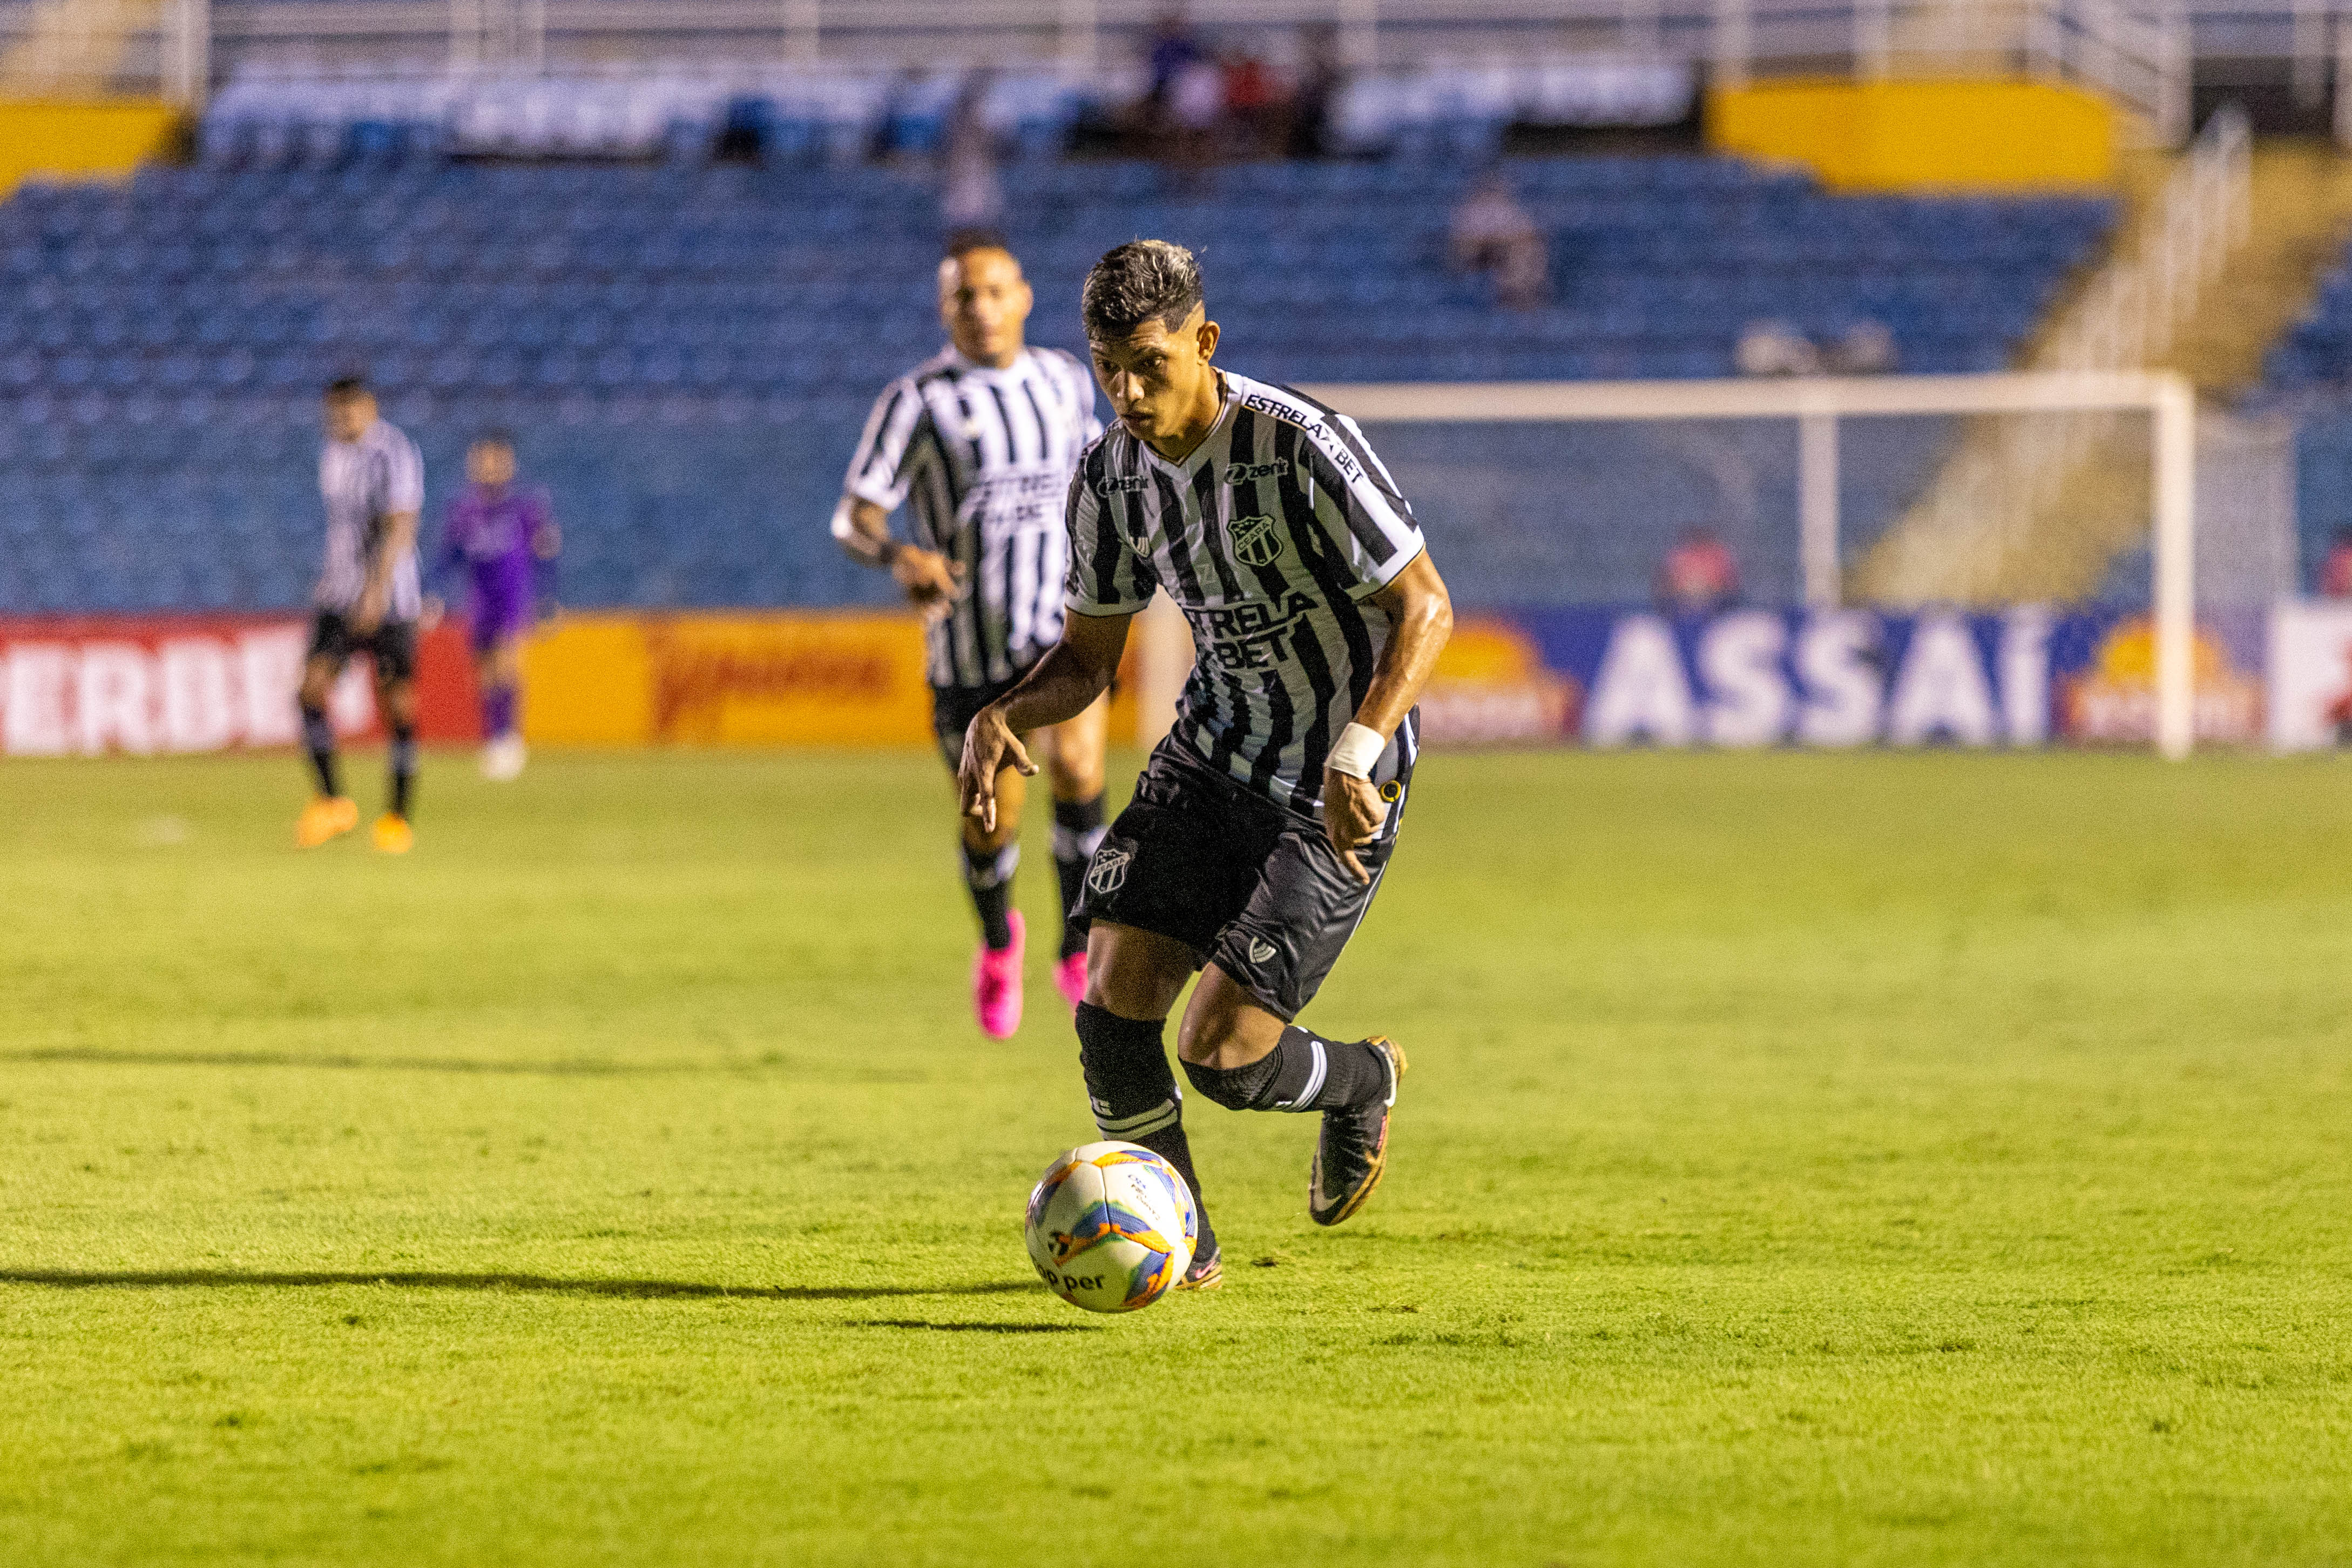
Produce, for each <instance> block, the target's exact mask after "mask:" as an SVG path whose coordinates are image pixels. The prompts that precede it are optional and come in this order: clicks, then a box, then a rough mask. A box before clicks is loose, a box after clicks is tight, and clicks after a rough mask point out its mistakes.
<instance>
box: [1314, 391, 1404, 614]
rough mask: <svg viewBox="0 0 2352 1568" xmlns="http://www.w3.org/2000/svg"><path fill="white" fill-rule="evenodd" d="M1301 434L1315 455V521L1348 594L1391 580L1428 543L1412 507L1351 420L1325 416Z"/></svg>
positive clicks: (1375, 589)
mask: <svg viewBox="0 0 2352 1568" xmlns="http://www.w3.org/2000/svg"><path fill="white" fill-rule="evenodd" d="M1306 438H1307V444H1308V446H1309V447H1311V448H1312V449H1313V450H1314V452H1315V454H1316V457H1317V458H1318V459H1319V460H1318V461H1317V462H1315V463H1314V464H1313V465H1312V466H1313V468H1314V472H1315V475H1316V478H1317V481H1318V482H1317V484H1316V487H1315V517H1316V521H1318V522H1319V523H1321V524H1322V527H1323V531H1324V533H1325V534H1326V535H1327V536H1328V539H1329V541H1330V542H1331V543H1332V545H1333V546H1334V547H1335V553H1336V554H1337V556H1338V557H1339V561H1340V562H1341V563H1343V564H1344V565H1345V566H1346V567H1347V569H1348V575H1349V578H1350V579H1351V582H1350V584H1349V589H1348V596H1349V598H1351V599H1361V598H1363V597H1365V596H1366V595H1370V594H1373V593H1377V592H1378V591H1379V590H1381V589H1382V588H1384V587H1386V586H1388V584H1390V583H1391V582H1393V581H1395V579H1396V574H1398V573H1400V572H1402V571H1403V570H1404V569H1405V568H1406V567H1407V566H1410V565H1412V563H1413V559H1414V557H1416V556H1418V555H1419V554H1420V553H1421V552H1423V550H1424V549H1426V548H1427V543H1426V542H1425V541H1424V540H1423V538H1422V534H1421V525H1420V524H1419V523H1418V522H1416V521H1413V515H1412V507H1411V506H1409V505H1407V504H1406V503H1405V499H1404V497H1403V495H1402V493H1400V492H1399V491H1398V489H1397V487H1396V480H1395V479H1391V477H1390V476H1389V471H1388V468H1387V467H1386V466H1385V465H1383V464H1382V463H1381V459H1380V458H1379V457H1378V455H1376V454H1375V453H1374V452H1373V451H1372V446H1371V443H1370V442H1369V441H1367V440H1365V439H1364V433H1363V431H1362V430H1361V429H1360V428H1358V426H1357V425H1356V422H1355V421H1354V420H1352V419H1350V418H1349V417H1348V416H1346V415H1344V414H1329V415H1326V416H1324V418H1323V419H1322V420H1321V421H1320V422H1319V423H1318V424H1317V425H1314V426H1308V427H1307V433H1306Z"/></svg>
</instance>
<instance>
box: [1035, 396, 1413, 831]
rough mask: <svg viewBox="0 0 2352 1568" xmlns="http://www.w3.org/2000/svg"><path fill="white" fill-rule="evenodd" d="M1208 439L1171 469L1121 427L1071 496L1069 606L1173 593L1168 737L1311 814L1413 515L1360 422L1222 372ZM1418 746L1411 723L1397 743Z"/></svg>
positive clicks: (1120, 609)
mask: <svg viewBox="0 0 2352 1568" xmlns="http://www.w3.org/2000/svg"><path fill="white" fill-rule="evenodd" d="M1223 380H1224V393H1225V401H1224V408H1223V412H1221V413H1220V414H1219V415H1218V416H1217V423H1216V425H1215V426H1214V427H1213V429H1212V430H1211V431H1210V432H1209V435H1208V437H1207V438H1206V439H1205V440H1203V441H1202V443H1201V445H1200V446H1199V447H1196V448H1195V449H1194V450H1193V451H1192V455H1191V456H1190V457H1188V458H1185V459H1184V461H1183V462H1181V463H1171V462H1169V461H1167V460H1166V459H1164V458H1161V457H1160V455H1159V454H1158V453H1156V452H1154V451H1152V450H1151V448H1150V447H1147V446H1145V445H1144V444H1143V442H1142V441H1140V440H1139V439H1138V438H1136V437H1134V436H1131V435H1129V434H1128V433H1127V431H1126V429H1125V428H1124V427H1123V426H1113V427H1112V429H1111V431H1110V432H1109V434H1108V435H1106V436H1104V437H1103V438H1102V439H1101V440H1099V441H1097V442H1096V443H1095V444H1094V446H1092V447H1089V448H1087V455H1086V458H1085V460H1084V461H1083V462H1082V463H1081V465H1080V468H1079V472H1078V475H1077V478H1076V479H1074V480H1073V481H1072V483H1071V487H1070V504H1069V512H1070V541H1071V564H1070V585H1069V595H1068V599H1067V604H1068V607H1069V608H1070V609H1071V610H1073V611H1075V612H1076V613H1077V614H1079V615H1085V616H1117V615H1126V614H1128V613H1129V612H1132V611H1135V610H1139V609H1141V608H1142V607H1143V606H1144V605H1147V604H1149V603H1150V599H1151V595H1152V594H1153V592H1154V591H1155V590H1158V589H1165V590H1167V592H1168V594H1169V595H1170V596H1171V597H1172V598H1173V599H1174V600H1175V601H1176V604H1177V606H1178V607H1179V608H1180V609H1181V610H1182V611H1183V612H1184V616H1185V618H1186V619H1187V620H1189V621H1190V622H1191V623H1192V642H1193V647H1194V662H1193V666H1192V679H1190V680H1189V681H1188V682H1186V684H1185V687H1184V692H1183V696H1182V697H1181V700H1180V701H1179V703H1178V707H1177V714H1176V726H1175V729H1174V731H1172V738H1173V739H1174V741H1175V742H1177V743H1178V744H1181V745H1182V746H1183V747H1185V748H1186V749H1187V750H1189V751H1190V752H1192V753H1193V754H1194V755H1195V756H1196V757H1197V758H1198V759H1199V760H1200V761H1201V762H1202V763H1205V764H1207V765H1208V766H1209V767H1210V768H1212V769H1213V770H1215V771H1217V772H1219V773H1229V774H1231V775H1232V776H1233V777H1234V778H1236V779H1238V780H1240V781H1242V782H1243V783H1244V784H1247V785H1248V786H1249V787H1250V788H1252V789H1254V790H1255V791H1257V792H1258V793H1260V794H1262V795H1268V796H1270V797H1272V798H1273V799H1274V800H1276V801H1278V802H1280V803H1282V804H1283V805H1288V806H1290V807H1291V808H1292V809H1294V810H1298V811H1316V810H1319V809H1320V808H1321V806H1322V795H1323V763H1324V760H1325V758H1327V757H1328V755H1329V754H1330V750H1331V743H1332V742H1334V741H1336V740H1337V739H1338V738H1339V731H1341V730H1342V729H1344V728H1345V727H1346V726H1347V725H1348V723H1349V721H1351V720H1353V719H1354V718H1355V716H1356V709H1357V707H1358V706H1359V705H1360V703H1361V702H1362V701H1363V700H1364V692H1365V690H1366V689H1368V688H1369V687H1370V684H1371V679H1372V663H1373V660H1374V658H1376V657H1377V656H1378V654H1379V652H1380V649H1381V645H1382V644H1383V643H1384V642H1385V641H1386V640H1387V637H1388V634H1389V616H1388V613H1387V612H1386V611H1384V610H1382V609H1381V607H1380V606H1379V605H1375V604H1371V603H1369V602H1367V596H1368V595H1370V594H1371V593H1373V592H1374V591H1375V590H1377V589H1379V588H1381V587H1382V586H1383V585H1385V584H1387V583H1388V582H1389V581H1390V580H1391V579H1392V578H1394V577H1395V576H1396V574H1398V573H1400V572H1402V571H1403V570H1404V569H1405V567H1406V566H1407V565H1409V564H1411V563H1412V560H1413V558H1414V557H1415V556H1417V555H1419V554H1420V553H1421V552H1422V549H1423V542H1422V537H1421V530H1420V528H1419V526H1418V525H1417V524H1416V523H1415V522H1414V521H1413V517H1412V508H1411V507H1409V506H1407V505H1406V504H1405V500H1404V498H1403V497H1402V495H1400V494H1398V493H1397V488H1396V481H1395V480H1393V479H1391V478H1390V477H1389V471H1388V469H1387V468H1383V467H1382V466H1381V460H1380V458H1377V457H1374V456H1373V455H1372V449H1371V447H1370V445H1369V444H1368V443H1367V442H1366V441H1365V440H1364V433H1363V432H1362V431H1361V430H1360V429H1358V428H1357V427H1356V424H1355V421H1353V420H1351V419H1349V418H1348V417H1347V416H1344V415H1341V414H1338V413H1335V412H1333V411H1332V410H1330V409H1328V408H1326V407H1324V406H1323V405H1321V404H1318V403H1316V402H1313V401H1312V400H1310V399H1308V398H1306V397H1303V396H1301V395H1299V394H1297V393H1296V392H1292V391H1289V390H1287V389H1286V388H1283V387H1278V386H1272V385H1268V384H1265V383H1264V382H1258V381H1252V380H1250V379H1249V378H1248V377H1246V376H1239V375H1233V374H1225V375H1224V376H1223ZM1413 745H1414V740H1413V735H1412V723H1411V721H1408V722H1407V723H1406V724H1405V725H1404V726H1403V727H1402V730H1401V731H1399V734H1398V736H1397V737H1396V739H1395V740H1394V741H1392V742H1391V746H1392V747H1396V746H1401V747H1403V748H1405V751H1406V754H1407V756H1408V759H1409V758H1410V754H1411V751H1412V747H1413Z"/></svg>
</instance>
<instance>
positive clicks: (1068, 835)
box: [1054, 795, 1108, 958]
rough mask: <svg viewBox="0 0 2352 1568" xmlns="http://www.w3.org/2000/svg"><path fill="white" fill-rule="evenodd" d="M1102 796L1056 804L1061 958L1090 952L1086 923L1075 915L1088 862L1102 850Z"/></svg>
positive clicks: (1055, 860)
mask: <svg viewBox="0 0 2352 1568" xmlns="http://www.w3.org/2000/svg"><path fill="white" fill-rule="evenodd" d="M1106 831H1108V829H1106V828H1105V827H1104V826H1103V797H1102V796H1101V795H1096V796H1095V797H1094V798H1093V799H1092V800H1057V801H1055V803H1054V874H1055V876H1057V877H1059V878H1060V879H1061V881H1062V956H1063V957H1064V958H1067V957H1069V956H1070V955H1071V954H1072V953H1077V952H1086V950H1087V921H1086V919H1085V918H1084V917H1083V916H1081V915H1078V914H1076V913H1074V912H1073V911H1074V910H1076V909H1077V907H1078V894H1079V892H1080V891H1081V890H1082V889H1084V888H1085V887H1086V885H1087V862H1088V861H1090V860H1092V859H1093V858H1095V851H1096V850H1097V849H1098V848H1100V847H1102V840H1103V834H1104V833H1105V832H1106Z"/></svg>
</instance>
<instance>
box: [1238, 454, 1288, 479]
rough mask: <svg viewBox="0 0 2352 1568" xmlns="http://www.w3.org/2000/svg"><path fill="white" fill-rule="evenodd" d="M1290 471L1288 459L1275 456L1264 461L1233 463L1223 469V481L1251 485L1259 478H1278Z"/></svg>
mask: <svg viewBox="0 0 2352 1568" xmlns="http://www.w3.org/2000/svg"><path fill="white" fill-rule="evenodd" d="M1289 472H1290V459H1289V458H1275V459H1274V460H1273V461H1271V462H1266V463H1234V464H1233V465H1231V466H1230V467H1228V468H1226V469H1225V483H1227V484H1229V485H1253V484H1255V483H1256V482H1257V481H1258V480H1260V479H1282V478H1284V477H1285V476H1286V475H1287V474H1288V473H1289Z"/></svg>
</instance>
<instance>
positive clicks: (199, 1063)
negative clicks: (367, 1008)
mask: <svg viewBox="0 0 2352 1568" xmlns="http://www.w3.org/2000/svg"><path fill="white" fill-rule="evenodd" d="M0 1061H9V1062H91V1063H96V1064H99V1065H100V1066H109V1065H110V1066H115V1067H164V1068H335V1069H346V1068H373V1069H374V1070H376V1071H379V1072H455V1073H500V1074H505V1073H518V1074H535V1075H538V1076H541V1077H547V1078H636V1077H646V1076H662V1077H670V1076H675V1075H677V1074H680V1073H713V1072H745V1071H751V1070H756V1069H757V1068H766V1067H772V1066H774V1065H776V1064H773V1063H766V1062H761V1063H712V1062H600V1061H537V1062H532V1061H513V1062H499V1061H472V1060H468V1059H467V1058H462V1057H362V1056H351V1055H346V1054H342V1053H340V1052H331V1051H315V1052H314V1051H100V1050H91V1049H89V1048H87V1047H54V1048H47V1049H40V1050H29V1051H0Z"/></svg>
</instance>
